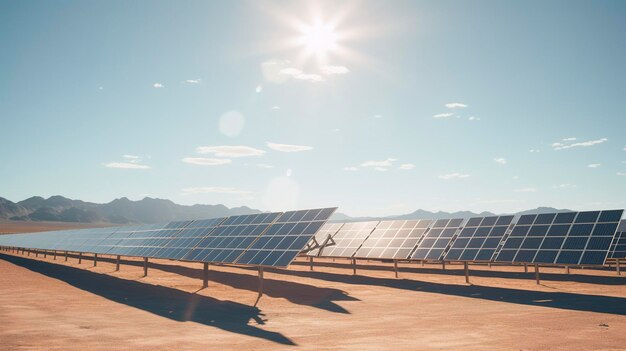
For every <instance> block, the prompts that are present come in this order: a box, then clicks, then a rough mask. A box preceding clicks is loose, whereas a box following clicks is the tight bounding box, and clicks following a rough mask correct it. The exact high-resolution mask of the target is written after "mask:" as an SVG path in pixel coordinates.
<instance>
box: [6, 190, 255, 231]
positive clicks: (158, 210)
mask: <svg viewBox="0 0 626 351" xmlns="http://www.w3.org/2000/svg"><path fill="white" fill-rule="evenodd" d="M254 213H261V211H259V210H255V209H251V208H249V207H245V206H243V207H234V208H228V207H226V206H224V205H193V206H184V205H178V204H175V203H174V202H172V201H170V200H164V199H153V198H149V197H146V198H144V199H143V200H139V201H131V200H129V199H127V198H125V197H123V198H120V199H115V200H113V201H111V202H109V203H106V204H97V203H92V202H85V201H81V200H72V199H68V198H65V197H63V196H58V195H57V196H52V197H49V198H47V199H44V198H43V197H40V196H34V197H31V198H28V199H26V200H23V201H20V202H17V203H14V202H11V201H9V200H7V199H4V198H0V219H10V220H20V221H54V222H78V223H115V224H132V223H158V222H168V221H174V220H185V219H199V218H212V217H225V216H233V215H240V214H254Z"/></svg>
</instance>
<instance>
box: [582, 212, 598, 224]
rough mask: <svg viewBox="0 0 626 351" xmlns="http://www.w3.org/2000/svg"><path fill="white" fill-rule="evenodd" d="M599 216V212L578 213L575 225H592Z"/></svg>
mask: <svg viewBox="0 0 626 351" xmlns="http://www.w3.org/2000/svg"><path fill="white" fill-rule="evenodd" d="M599 216H600V211H586V212H578V216H576V223H593V222H595V221H596V220H597V219H598V217H599Z"/></svg>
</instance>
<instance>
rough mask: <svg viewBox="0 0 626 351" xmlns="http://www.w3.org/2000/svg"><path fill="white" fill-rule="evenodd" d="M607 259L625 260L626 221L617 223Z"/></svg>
mask: <svg viewBox="0 0 626 351" xmlns="http://www.w3.org/2000/svg"><path fill="white" fill-rule="evenodd" d="M608 258H619V259H621V258H626V219H623V220H622V221H621V222H619V226H618V227H617V233H616V234H615V239H614V240H613V243H612V244H611V250H609V257H608Z"/></svg>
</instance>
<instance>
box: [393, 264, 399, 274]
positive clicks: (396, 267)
mask: <svg viewBox="0 0 626 351" xmlns="http://www.w3.org/2000/svg"><path fill="white" fill-rule="evenodd" d="M393 270H394V272H396V278H398V261H396V260H393Z"/></svg>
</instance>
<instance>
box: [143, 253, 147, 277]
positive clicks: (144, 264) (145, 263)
mask: <svg viewBox="0 0 626 351" xmlns="http://www.w3.org/2000/svg"><path fill="white" fill-rule="evenodd" d="M143 276H144V277H147V276H148V257H144V258H143Z"/></svg>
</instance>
